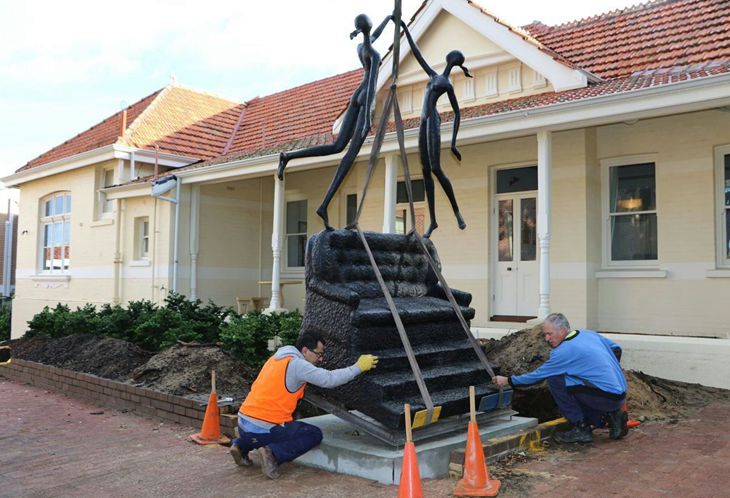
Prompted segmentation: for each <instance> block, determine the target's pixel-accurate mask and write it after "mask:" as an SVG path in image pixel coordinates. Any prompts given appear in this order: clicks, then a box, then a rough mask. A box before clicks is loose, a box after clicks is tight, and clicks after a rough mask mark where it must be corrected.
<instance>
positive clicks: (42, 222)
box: [37, 190, 73, 275]
mask: <svg viewBox="0 0 730 498" xmlns="http://www.w3.org/2000/svg"><path fill="white" fill-rule="evenodd" d="M59 197H61V198H63V201H62V202H63V207H62V209H63V212H61V213H60V214H57V213H55V212H52V214H50V215H47V214H46V204H47V203H48V202H51V203H52V204H51V205H52V206H53V209H55V205H56V199H58V198H59ZM67 199H68V200H67ZM39 201H40V204H39V215H40V216H38V228H39V229H38V241H37V247H38V259H37V268H38V274H40V275H67V274H69V272H70V271H71V258H70V256H69V257H68V258H65V257H64V256H65V254H64V248H66V247H67V248H68V251H69V253H70V251H71V213H72V211H73V196H72V195H71V191H70V190H61V191H57V192H53V193H51V194H48V195H46V196H43V197H41V198H40V199H39ZM67 204H69V205H70V206H67ZM59 222H60V223H61V226H62V228H61V239H62V243H61V244H62V245H61V246H56V245H55V244H54V245H51V246H46V227H49V226H50V227H53V226H54V225H55V224H57V223H59ZM66 227H68V229H67V228H66ZM67 231H68V234H66V232H67ZM51 232H53V229H51ZM66 236H67V237H68V244H64V241H65V239H66ZM48 247H50V248H52V249H51V250H52V251H53V250H54V249H53V248H55V247H60V248H61V260H62V261H63V260H64V259H68V266H67V267H65V268H63V264H62V267H61V268H60V269H56V268H53V265H52V264H51V267H50V268H46V265H45V263H46V249H47V248H48ZM51 259H52V260H53V258H51Z"/></svg>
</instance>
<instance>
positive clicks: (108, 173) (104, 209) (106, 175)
mask: <svg viewBox="0 0 730 498" xmlns="http://www.w3.org/2000/svg"><path fill="white" fill-rule="evenodd" d="M99 180H100V181H99V185H100V188H106V187H111V186H112V185H114V170H113V169H105V170H102V171H101V177H100V179H99ZM113 206H114V202H113V201H110V200H107V198H106V195H105V194H104V193H103V192H101V191H100V192H99V210H100V212H101V215H102V216H106V215H110V214H111V213H112V211H113Z"/></svg>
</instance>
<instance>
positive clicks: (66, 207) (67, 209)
mask: <svg viewBox="0 0 730 498" xmlns="http://www.w3.org/2000/svg"><path fill="white" fill-rule="evenodd" d="M42 210H43V215H42V216H41V234H42V237H43V239H42V242H41V245H42V248H41V262H40V269H41V271H43V272H46V273H56V272H63V271H66V270H68V268H69V265H70V263H71V244H70V241H71V194H70V193H69V192H59V193H56V194H53V195H51V196H49V197H46V198H45V199H43V201H42Z"/></svg>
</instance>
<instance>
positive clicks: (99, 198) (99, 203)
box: [96, 166, 116, 220]
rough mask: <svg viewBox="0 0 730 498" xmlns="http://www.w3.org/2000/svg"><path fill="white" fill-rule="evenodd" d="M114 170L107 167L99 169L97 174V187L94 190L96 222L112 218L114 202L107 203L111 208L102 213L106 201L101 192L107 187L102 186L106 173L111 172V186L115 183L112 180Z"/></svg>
mask: <svg viewBox="0 0 730 498" xmlns="http://www.w3.org/2000/svg"><path fill="white" fill-rule="evenodd" d="M115 169H116V168H115V167H114V166H107V167H104V168H99V173H98V175H99V176H98V178H97V184H96V185H97V189H96V214H97V216H96V219H97V220H105V219H110V218H112V217H113V216H114V201H109V202H110V206H111V208H110V210H109V211H104V207H105V206H106V203H107V199H106V194H105V193H104V192H102V190H104V189H105V188H106V187H107V185H104V183H106V182H105V181H104V180H105V179H106V173H107V171H111V172H112V185H113V184H114V181H115V180H114V178H115V175H116V173H115Z"/></svg>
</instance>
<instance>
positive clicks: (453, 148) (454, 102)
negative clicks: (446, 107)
mask: <svg viewBox="0 0 730 498" xmlns="http://www.w3.org/2000/svg"><path fill="white" fill-rule="evenodd" d="M446 94H447V95H448V96H449V102H450V103H451V108H452V109H453V110H454V130H453V132H452V134H451V152H453V153H454V155H455V156H456V158H457V159H458V160H459V161H461V153H460V152H459V149H457V148H456V135H457V133H459V125H460V124H461V111H460V110H459V102H458V101H457V100H456V94H455V93H454V88H453V87H452V86H450V85H449V88H447V89H446Z"/></svg>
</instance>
